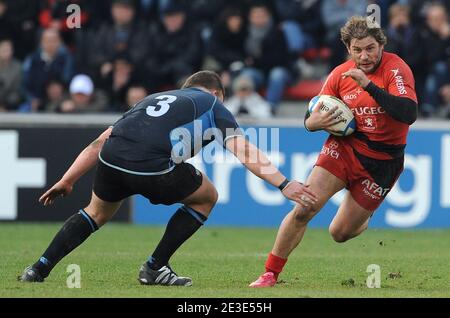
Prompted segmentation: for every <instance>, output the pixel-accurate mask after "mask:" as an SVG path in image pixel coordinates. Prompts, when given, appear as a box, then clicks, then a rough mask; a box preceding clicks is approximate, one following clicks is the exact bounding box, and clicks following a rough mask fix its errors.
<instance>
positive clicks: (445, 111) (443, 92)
mask: <svg viewBox="0 0 450 318" xmlns="http://www.w3.org/2000/svg"><path fill="white" fill-rule="evenodd" d="M439 94H440V97H441V99H442V101H443V105H442V110H441V114H440V115H441V117H442V118H447V119H450V83H446V84H445V85H444V86H442V87H441V88H440V89H439Z"/></svg>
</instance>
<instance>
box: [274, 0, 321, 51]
mask: <svg viewBox="0 0 450 318" xmlns="http://www.w3.org/2000/svg"><path fill="white" fill-rule="evenodd" d="M314 3H316V4H318V1H298V0H275V7H276V10H277V15H278V17H279V19H280V23H281V28H282V30H283V32H284V34H285V36H286V39H287V42H288V46H289V50H290V51H291V52H292V53H295V54H297V55H298V54H300V53H302V52H303V51H304V50H305V49H307V48H308V47H312V46H314V44H313V43H314V40H313V38H312V36H310V35H308V34H307V33H306V32H305V29H304V28H303V26H304V25H306V23H308V24H310V23H311V22H312V21H311V19H309V21H306V20H307V16H305V15H304V14H303V13H304V11H306V10H307V9H309V8H310V7H311V6H312V5H313V4H314ZM317 16H318V15H316V16H314V23H315V24H316V25H317V26H318V27H320V24H321V21H320V19H317ZM310 26H311V25H308V27H310ZM310 31H311V30H310Z"/></svg>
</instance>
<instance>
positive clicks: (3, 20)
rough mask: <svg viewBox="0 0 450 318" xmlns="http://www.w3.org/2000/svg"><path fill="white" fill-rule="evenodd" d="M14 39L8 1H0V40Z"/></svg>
mask: <svg viewBox="0 0 450 318" xmlns="http://www.w3.org/2000/svg"><path fill="white" fill-rule="evenodd" d="M12 38H14V33H13V25H12V23H11V21H10V20H9V15H8V3H7V1H6V0H0V40H2V39H12Z"/></svg>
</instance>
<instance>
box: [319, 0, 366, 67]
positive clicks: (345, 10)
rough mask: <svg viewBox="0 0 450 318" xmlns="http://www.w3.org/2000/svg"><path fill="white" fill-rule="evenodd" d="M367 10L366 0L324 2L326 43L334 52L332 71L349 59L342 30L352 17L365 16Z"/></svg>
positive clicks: (323, 16)
mask: <svg viewBox="0 0 450 318" xmlns="http://www.w3.org/2000/svg"><path fill="white" fill-rule="evenodd" d="M366 8H367V1H366V0H326V1H323V2H322V8H321V15H322V21H323V23H324V24H325V28H326V33H325V43H326V44H327V46H329V47H330V49H331V52H332V54H331V57H330V67H331V69H333V68H335V67H336V66H337V65H339V64H341V63H342V62H344V61H345V60H346V57H347V49H346V47H345V45H344V44H343V43H342V42H341V37H340V29H341V28H342V27H343V26H344V24H345V23H346V22H347V20H348V19H349V18H350V17H351V16H354V15H359V16H365V15H366Z"/></svg>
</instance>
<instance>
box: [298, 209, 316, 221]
mask: <svg viewBox="0 0 450 318" xmlns="http://www.w3.org/2000/svg"><path fill="white" fill-rule="evenodd" d="M314 215H316V209H315V208H314V207H312V206H310V207H307V208H306V207H303V206H297V207H296V208H295V210H294V220H295V221H296V222H298V223H301V224H307V223H308V222H309V221H311V219H312V218H313V217H314Z"/></svg>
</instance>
